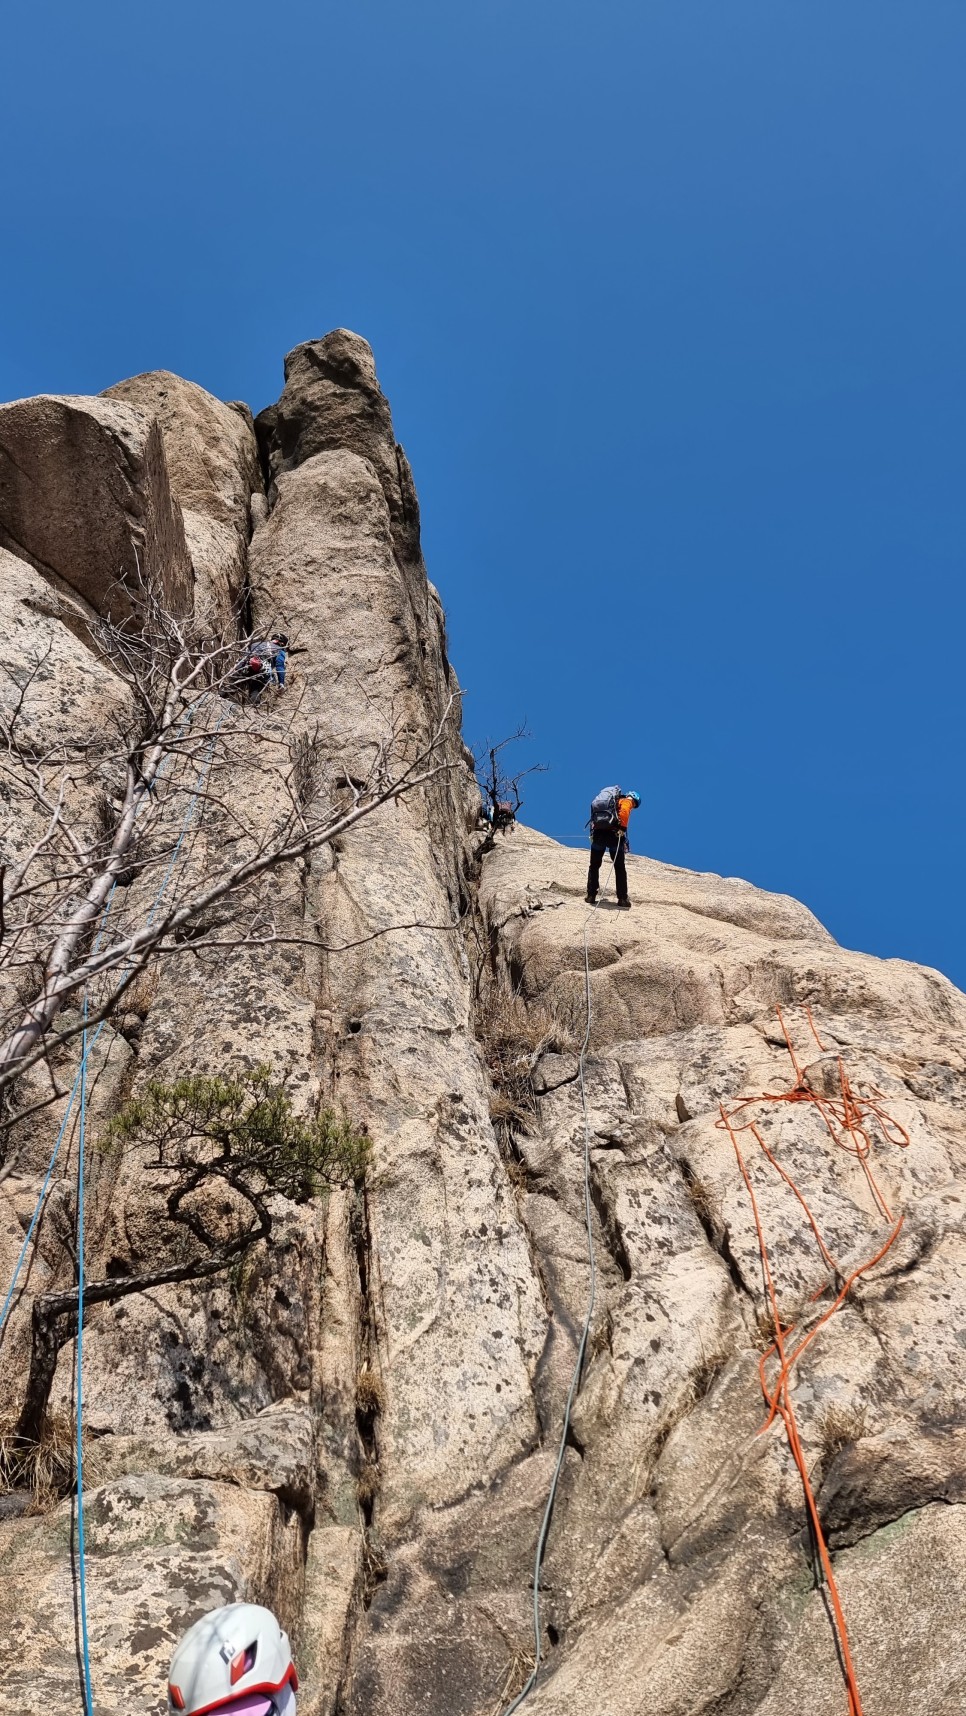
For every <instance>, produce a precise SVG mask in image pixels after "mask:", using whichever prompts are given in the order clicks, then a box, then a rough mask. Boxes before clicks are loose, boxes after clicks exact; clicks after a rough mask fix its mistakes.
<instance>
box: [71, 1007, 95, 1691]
mask: <svg viewBox="0 0 966 1716" xmlns="http://www.w3.org/2000/svg"><path fill="white" fill-rule="evenodd" d="M84 1018H85V1020H86V1018H87V992H86V990H85V992H84ZM88 1052H89V1051H88V1044H87V1028H86V1025H85V1028H84V1034H83V1037H82V1038H81V1064H80V1126H79V1129H78V1136H77V1380H76V1385H75V1395H74V1401H75V1410H74V1417H75V1423H76V1430H77V1456H76V1465H77V1570H78V1585H79V1590H80V1622H81V1643H82V1649H83V1654H84V1675H83V1679H84V1706H85V1709H86V1712H87V1716H94V1704H93V1695H92V1692H91V1650H90V1637H89V1634H88V1630H87V1560H86V1554H85V1545H84V1147H85V1144H86V1142H87V1056H88Z"/></svg>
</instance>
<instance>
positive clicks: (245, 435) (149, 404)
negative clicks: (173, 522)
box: [104, 370, 264, 624]
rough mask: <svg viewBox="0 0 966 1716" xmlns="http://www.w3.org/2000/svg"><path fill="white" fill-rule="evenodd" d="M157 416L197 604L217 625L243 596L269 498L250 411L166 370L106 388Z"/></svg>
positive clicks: (113, 396)
mask: <svg viewBox="0 0 966 1716" xmlns="http://www.w3.org/2000/svg"><path fill="white" fill-rule="evenodd" d="M104 398H105V399H118V400H121V401H123V402H125V403H126V404H128V405H133V406H135V407H136V408H137V410H139V411H142V412H144V414H145V415H146V416H148V417H153V418H154V419H155V420H156V422H157V424H158V427H159V428H160V431H161V439H162V441H163V443H164V452H165V458H166V461H167V467H168V476H169V479H170V483H171V492H172V494H173V496H174V499H175V501H176V502H177V503H178V505H179V506H180V508H181V515H182V518H183V520H184V531H185V539H186V542H187V546H188V552H189V554H190V556H191V560H192V564H193V566H194V569H195V611H196V613H197V614H198V615H199V617H202V616H204V617H205V618H206V619H207V620H208V621H209V623H210V622H211V621H214V622H215V623H216V624H217V623H218V621H219V619H220V618H221V619H223V617H224V616H225V615H230V614H237V613H238V612H239V608H240V605H241V604H242V602H243V600H244V597H245V573H246V561H247V553H248V543H249V540H250V538H251V533H252V529H253V523H254V520H253V516H252V514H253V504H252V503H253V500H254V503H255V516H256V517H257V516H260V511H261V507H262V505H263V504H264V502H263V496H264V486H263V483H262V473H261V467H260V465H259V460H258V449H257V447H256V444H255V435H254V425H253V423H252V418H251V413H250V412H248V411H247V408H246V407H244V406H238V405H225V404H223V403H222V401H221V400H220V399H216V398H215V397H214V395H213V394H211V393H206V392H205V389H204V388H203V387H198V386H197V385H196V384H195V383H194V382H191V381H182V379H181V377H180V376H177V375H172V374H171V373H170V372H169V371H168V370H154V371H152V372H150V373H149V374H147V375H136V376H133V377H132V378H131V379H130V381H119V382H117V383H116V385H115V386H114V387H109V388H107V389H106V391H105V394H104Z"/></svg>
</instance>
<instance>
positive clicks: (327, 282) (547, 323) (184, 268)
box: [0, 0, 966, 985]
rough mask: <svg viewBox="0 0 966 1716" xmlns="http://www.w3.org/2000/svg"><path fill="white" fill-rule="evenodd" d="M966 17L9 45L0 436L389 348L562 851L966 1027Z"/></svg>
mask: <svg viewBox="0 0 966 1716" xmlns="http://www.w3.org/2000/svg"><path fill="white" fill-rule="evenodd" d="M964 64H966V7H964V5H963V3H962V0H928V3H927V4H923V3H922V0H901V3H900V0H807V3H806V0H796V3H794V4H792V3H791V0H620V3H618V0H595V4H594V5H593V6H591V5H589V4H587V3H585V4H582V5H579V6H578V5H575V4H573V3H572V0H478V3H477V4H475V5H460V4H456V3H454V0H409V4H407V5H397V4H389V3H388V0H342V4H341V5H333V4H331V3H328V4H327V3H325V0H311V3H305V0H298V3H291V0H280V3H279V4H278V5H277V6H275V7H265V6H264V5H259V6H257V7H256V6H254V5H252V4H250V3H249V0H232V3H231V4H228V0H192V4H190V5H188V4H185V3H184V0H168V3H167V4H165V5H163V6H154V5H148V6H134V5H131V4H130V3H129V0H128V3H126V4H124V5H121V4H119V3H117V0H111V3H104V0H92V3H91V4H89V5H86V6H83V7H78V6H77V5H76V4H74V3H71V4H70V5H66V4H64V3H63V0H52V3H48V4H43V3H41V4H38V5H34V6H31V7H28V6H26V5H23V4H21V5H20V6H18V7H17V8H16V9H15V10H14V9H13V8H8V9H7V14H6V17H5V22H4V51H3V67H2V71H0V79H2V90H0V96H2V100H0V131H2V138H0V140H2V142H3V160H4V167H5V171H4V195H3V204H4V206H3V217H2V219H3V227H2V230H3V237H4V246H3V248H4V263H3V268H2V271H0V326H2V329H3V340H2V350H0V397H3V398H13V397H17V396H19V395H23V394H27V393H36V392H41V391H44V390H49V391H58V392H95V391H98V390H99V389H100V388H102V387H105V386H107V385H108V384H109V383H110V382H113V381H116V380H118V379H119V378H120V377H122V376H124V375H129V374H132V373H135V372H137V371H139V370H145V369H151V368H156V367H165V368H169V369H173V370H177V371H180V372H181V373H182V374H184V375H187V376H190V377H191V378H193V379H194V380H196V381H199V382H201V383H202V384H203V385H204V386H206V387H208V388H210V389H211V390H212V391H213V392H215V393H217V394H220V395H221V396H223V397H225V398H244V399H247V400H248V401H249V403H250V404H251V405H252V406H253V407H254V408H255V410H258V409H259V408H260V407H261V406H262V405H264V404H266V403H268V401H269V400H271V399H274V398H275V397H276V396H277V394H278V392H279V389H280V386H281V369H282V356H283V354H284V352H285V351H286V350H287V349H288V348H290V347H291V346H293V345H294V344H296V342H298V341H300V340H305V339H309V338H313V337H317V336H318V335H320V334H322V333H323V332H325V331H326V330H327V329H329V328H331V327H334V326H337V325H339V324H342V325H346V326H348V327H351V328H355V329H357V330H358V331H359V332H361V333H363V334H365V335H366V337H367V338H368V339H369V340H370V341H371V342H372V344H373V346H374V348H375V352H376V359H377V363H378V367H379V373H380V376H381V378H382V381H383V384H384V386H385V388H386V391H387V393H388V394H389V397H390V400H391V402H392V406H393V412H394V416H395V421H396V430H397V434H398V435H399V438H400V439H401V440H402V441H403V443H404V444H405V446H406V449H407V451H408V453H409V455H410V457H411V459H412V462H413V466H414V469H415V473H416V479H417V483H418V486H419V491H420V496H421V501H422V508H423V519H424V543H425V548H426V554H427V560H428V563H429V568H430V574H431V576H432V577H433V578H434V579H435V581H436V582H437V583H438V584H439V586H440V588H441V590H442V593H443V597H444V600H445V602H446V606H447V609H448V613H449V620H450V629H451V644H452V653H453V657H454V660H455V662H456V664H457V666H458V669H459V671H460V674H461V677H462V679H463V681H464V683H465V685H466V687H467V689H468V698H467V716H466V728H467V736H468V737H469V738H470V739H471V740H474V739H478V738H480V737H483V736H484V735H486V734H490V735H493V736H498V735H501V734H503V733H504V732H506V731H508V730H510V729H512V728H514V727H515V726H516V725H517V724H518V723H519V722H520V720H521V719H522V718H524V717H526V719H527V720H528V722H529V724H530V726H531V728H532V730H533V734H534V740H533V744H532V746H531V747H530V748H529V753H528V755H529V758H543V759H545V760H546V761H547V762H549V763H550V764H551V769H550V772H549V773H547V774H546V775H542V776H539V777H536V778H535V780H534V782H533V784H532V790H531V791H530V793H529V795H528V803H527V807H526V814H527V815H528V817H529V819H530V820H532V821H534V822H535V823H536V824H537V825H538V826H539V827H542V828H544V829H546V830H547V831H548V832H550V833H554V834H561V835H565V836H569V835H577V836H579V833H580V830H581V826H582V824H583V821H584V818H585V816H586V814H587V811H586V801H587V800H588V798H589V797H590V795H591V793H592V792H593V791H595V790H596V789H597V788H598V787H599V786H601V785H604V784H606V783H607V782H609V781H611V780H616V779H620V780H621V781H622V782H623V784H624V785H626V786H635V787H637V789H638V790H639V791H640V792H641V794H642V796H643V800H644V804H643V808H642V810H641V811H639V812H638V814H637V817H636V819H635V820H636V832H637V848H638V850H646V851H648V852H650V853H652V854H653V855H654V856H656V857H659V858H664V859H668V860H670V861H672V862H674V863H678V864H685V865H689V866H694V867H696V868H698V869H706V870H718V871H723V872H724V873H726V874H736V875H742V876H747V877H749V878H750V879H751V880H752V881H754V882H757V883H760V884H762V885H764V886H766V887H769V888H777V889H783V890H787V891H788V892H791V893H794V894H797V895H798V896H799V897H800V898H801V899H803V900H805V901H806V902H807V903H808V904H809V905H810V906H811V907H812V908H813V909H814V910H815V911H816V912H817V913H818V914H819V915H820V916H821V917H822V918H823V919H824V921H825V922H826V923H827V924H828V925H829V927H830V928H831V930H832V931H833V933H834V934H835V935H836V936H837V937H838V938H839V939H840V940H841V941H842V942H844V943H846V944H848V945H851V946H855V947H861V948H867V949H869V950H871V951H873V952H876V953H881V954H898V955H903V956H906V957H909V958H913V959H918V960H922V961H924V962H926V963H928V964H931V965H937V966H939V967H941V968H942V969H943V970H945V971H947V972H948V973H949V974H950V975H951V976H953V977H954V978H956V979H957V980H958V981H959V982H960V983H961V984H963V985H966V919H964V913H963V910H962V905H961V896H962V888H963V872H964V858H966V851H964V847H966V817H964V810H963V789H962V778H963V762H962V752H963V704H964V694H963V677H964V676H963V655H964V644H963V629H964V626H963V622H964V611H966V593H964V542H966V532H964V524H966V486H964V434H963V402H964V393H966V388H964V382H966V340H964V331H963V330H964V304H966V279H964V275H966V225H964V169H966V126H964V119H963V67H964Z"/></svg>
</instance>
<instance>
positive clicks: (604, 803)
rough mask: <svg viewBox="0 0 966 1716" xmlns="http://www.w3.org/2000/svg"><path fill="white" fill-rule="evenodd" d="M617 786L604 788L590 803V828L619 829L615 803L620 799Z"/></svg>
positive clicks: (619, 790) (619, 791)
mask: <svg viewBox="0 0 966 1716" xmlns="http://www.w3.org/2000/svg"><path fill="white" fill-rule="evenodd" d="M620 795H621V789H620V787H619V786H612V787H604V789H603V791H602V792H599V793H598V794H597V797H596V798H593V799H591V801H590V826H591V828H619V827H620V823H619V821H618V816H617V801H618V799H619V798H620Z"/></svg>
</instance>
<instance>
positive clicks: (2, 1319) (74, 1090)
mask: <svg viewBox="0 0 966 1716" xmlns="http://www.w3.org/2000/svg"><path fill="white" fill-rule="evenodd" d="M226 713H227V711H223V712H222V714H221V715H220V716H219V718H218V721H217V724H216V726H215V729H214V733H213V734H212V740H211V744H210V746H209V747H208V755H207V757H206V759H205V762H204V763H203V764H202V770H201V773H200V774H199V776H198V780H197V782H196V784H195V789H194V792H193V793H192V797H191V800H190V802H189V806H188V810H189V816H188V819H187V820H186V822H185V824H184V826H183V827H182V830H181V833H180V834H179V836H178V840H177V843H176V845H175V847H174V850H173V852H172V854H171V860H170V862H169V864H168V868H167V871H166V873H165V876H164V879H163V881H162V883H161V886H160V888H159V889H158V893H157V895H156V897H155V901H154V904H153V905H152V907H151V910H150V911H149V913H148V915H147V918H146V920H145V921H146V922H147V923H151V921H152V919H153V918H154V915H155V912H156V911H157V909H158V905H159V904H160V901H161V898H162V896H163V894H164V892H165V889H166V888H167V885H168V881H169V880H170V877H171V872H172V871H173V869H174V866H175V864H176V862H177V859H178V856H179V854H180V851H181V847H182V845H183V843H184V839H185V836H186V834H187V832H188V828H189V826H190V823H191V821H193V819H194V810H195V807H196V805H197V801H198V794H199V792H200V790H201V786H202V784H203V781H204V777H205V775H206V774H207V772H208V769H209V768H210V766H211V758H212V755H213V752H214V746H215V740H216V738H217V734H218V728H219V727H220V726H221V724H222V722H223V721H224V719H225V714H226ZM192 716H193V711H192V710H189V711H188V712H187V713H186V715H185V716H184V718H183V720H182V722H181V726H180V728H179V731H178V734H177V736H176V741H175V742H176V743H177V741H178V740H180V738H181V737H182V736H183V734H184V733H185V732H186V731H187V729H188V727H189V726H190V724H191V720H192ZM174 754H175V753H174V751H170V752H169V753H168V755H167V756H166V757H165V758H164V759H163V761H162V763H161V767H160V768H159V770H158V772H157V774H156V776H155V779H154V789H155V790H156V787H157V783H158V782H159V781H160V780H161V779H163V777H164V774H165V773H166V771H167V769H168V767H169V765H170V763H171V761H172V759H173V757H174ZM149 798H150V795H148V794H146V795H145V797H144V798H143V799H142V800H141V803H140V804H139V805H138V807H137V811H136V812H135V820H136V818H137V817H138V816H140V814H141V811H142V810H143V809H144V806H145V804H147V803H148V802H149ZM116 892H117V883H116V882H113V883H112V884H111V891H110V893H109V894H108V896H107V899H106V901H105V902H104V910H103V911H102V913H101V919H100V924H99V925H98V932H97V937H96V939H95V941H94V944H93V947H92V949H91V951H92V952H96V951H97V949H98V948H99V947H100V944H101V942H102V941H103V939H104V932H105V928H106V925H107V919H108V916H109V914H110V910H111V905H112V903H113V900H114V895H115V893H116ZM127 969H128V971H129V970H130V966H128V968H127ZM84 1012H85V1014H86V1012H87V993H86V990H85V994H84ZM106 1024H107V1020H106V1019H102V1020H101V1022H100V1024H99V1025H98V1027H97V1030H96V1031H95V1033H94V1035H93V1037H92V1038H91V1040H90V1043H89V1044H88V1046H87V1051H86V1054H87V1055H89V1054H90V1053H91V1052H92V1051H93V1050H94V1049H95V1048H96V1047H97V1043H98V1040H99V1038H100V1035H101V1032H102V1031H103V1030H104V1027H105V1025H106ZM83 1042H84V1043H85V1044H86V1043H87V1032H86V1030H85V1031H84V1033H83ZM85 1063H86V1055H85V1054H84V1053H83V1052H82V1057H81V1065H80V1066H79V1067H78V1069H77V1073H76V1075H75V1078H74V1083H73V1086H72V1087H71V1092H70V1095H69V1097H68V1099H67V1107H66V1108H65V1110H64V1117H63V1120H62V1121H61V1123H60V1127H59V1129H58V1132H57V1137H56V1139H55V1140H54V1147H53V1149H52V1151H51V1153H50V1158H49V1160H48V1163H47V1168H46V1171H45V1173H44V1178H43V1182H42V1184H41V1187H40V1192H39V1194H38V1197H37V1202H36V1203H35V1205H34V1210H33V1214H32V1216H31V1218H30V1222H29V1225H28V1227H27V1231H26V1233H25V1234H24V1238H23V1243H22V1244H21V1247H20V1251H19V1252H18V1254H17V1261H16V1263H15V1264H14V1267H13V1275H12V1277H11V1281H10V1286H9V1287H8V1289H7V1296H6V1298H5V1299H4V1301H3V1306H2V1308H0V1334H2V1333H3V1327H4V1324H5V1323H6V1321H7V1318H8V1316H9V1315H10V1310H11V1307H12V1305H13V1299H14V1294H15V1293H16V1290H17V1282H18V1281H19V1279H20V1271H21V1270H22V1268H23V1266H24V1262H25V1261H26V1258H27V1255H28V1252H29V1251H30V1246H31V1243H32V1241H33V1236H34V1230H35V1229H36V1226H37V1223H38V1221H39V1220H40V1216H41V1212H42V1210H43V1207H44V1204H45V1202H46V1200H47V1193H48V1191H49V1190H50V1183H51V1180H52V1179H53V1175H54V1168H55V1167H56V1165H57V1158H58V1156H59V1155H60V1147H61V1145H62V1144H63V1142H64V1138H65V1137H66V1135H67V1128H68V1125H69V1123H70V1117H71V1115H72V1113H73V1111H74V1103H75V1101H76V1099H77V1095H78V1092H79V1090H80V1087H81V1079H82V1074H83V1071H84V1067H85Z"/></svg>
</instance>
